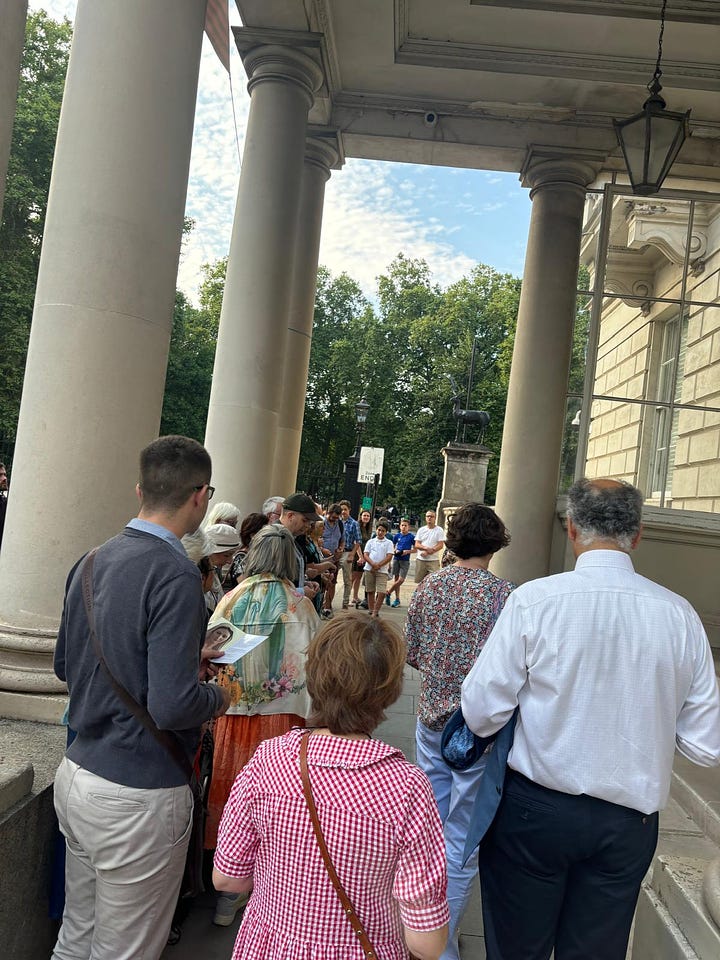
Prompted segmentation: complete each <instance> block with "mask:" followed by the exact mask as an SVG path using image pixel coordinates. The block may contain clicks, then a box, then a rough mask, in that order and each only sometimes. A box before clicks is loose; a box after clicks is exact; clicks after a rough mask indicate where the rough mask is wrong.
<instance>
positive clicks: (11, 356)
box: [0, 10, 72, 437]
mask: <svg viewBox="0 0 720 960" xmlns="http://www.w3.org/2000/svg"><path fill="white" fill-rule="evenodd" d="M71 37H72V28H71V25H70V22H69V21H68V20H63V21H62V22H60V23H58V22H56V21H55V20H52V19H50V17H48V16H47V14H46V13H45V12H44V11H42V10H39V11H37V12H36V13H30V14H29V15H28V18H27V26H26V37H25V47H24V51H23V57H22V65H21V74H20V83H19V87H18V98H17V107H16V113H15V125H14V127H13V139H12V146H11V149H10V159H9V162H8V176H7V182H6V187H5V203H4V205H3V210H2V223H1V224H0V433H2V434H5V435H6V436H9V437H14V436H15V429H16V425H17V418H18V411H19V409H20V396H21V393H22V382H23V377H24V373H25V357H26V354H27V344H28V337H29V335H30V321H31V319H32V311H33V302H34V299H35V283H36V280H37V271H38V264H39V262H40V244H41V241H42V235H43V228H44V226H45V210H46V207H47V196H48V190H49V188H50V173H51V170H52V160H53V153H54V151H55V140H56V137H57V127H58V121H59V118H60V105H61V103H62V96H63V89H64V85H65V73H66V72H67V63H68V58H69V56H70V41H71Z"/></svg>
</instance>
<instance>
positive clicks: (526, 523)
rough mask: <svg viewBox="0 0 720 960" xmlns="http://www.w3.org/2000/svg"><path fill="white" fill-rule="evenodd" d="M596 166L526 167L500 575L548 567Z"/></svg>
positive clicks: (501, 486) (503, 465) (501, 491)
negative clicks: (583, 238) (507, 537)
mask: <svg viewBox="0 0 720 960" xmlns="http://www.w3.org/2000/svg"><path fill="white" fill-rule="evenodd" d="M594 172H595V171H594V167H593V166H591V164H589V163H584V162H580V161H578V160H574V159H549V160H541V161H539V162H537V163H535V164H532V165H531V166H530V167H529V168H528V169H527V170H526V171H525V182H526V183H527V185H529V186H530V188H531V189H530V198H531V200H532V202H533V206H532V215H531V217H530V232H529V235H528V245H527V253H526V255H525V271H524V275H523V282H522V294H521V297H520V308H519V311H518V321H517V332H516V334H515V346H514V349H513V358H512V367H511V372H510V386H509V389H508V399H507V408H506V411H505V426H504V430H503V442H502V450H501V453H500V470H499V476H498V487H497V501H496V508H495V509H496V510H497V513H498V514H499V516H500V517H501V518H502V519H503V521H504V522H505V524H506V525H507V527H508V529H509V531H510V533H511V535H512V543H511V544H510V546H509V547H508V548H507V549H505V550H501V551H500V553H498V554H497V556H496V557H495V559H494V560H493V572H494V573H496V574H497V575H498V576H500V577H506V578H508V579H511V580H515V581H516V582H517V581H519V582H522V581H525V580H531V579H533V578H534V577H542V576H545V575H546V574H547V572H548V569H549V560H550V546H551V539H552V525H553V514H554V510H555V503H556V498H557V485H558V473H559V465H560V454H561V448H562V434H563V421H564V414H565V398H566V392H567V381H568V372H569V364H570V351H571V345H572V329H573V320H574V318H575V299H576V289H577V271H578V261H579V255H580V235H581V231H582V220H583V208H584V202H585V188H586V186H587V184H588V183H589V182H590V181H591V180H592V178H593V176H594Z"/></svg>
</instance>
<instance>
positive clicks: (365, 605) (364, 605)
mask: <svg viewBox="0 0 720 960" xmlns="http://www.w3.org/2000/svg"><path fill="white" fill-rule="evenodd" d="M367 608H368V602H367V600H361V601H360V606H359V608H358V609H360V610H367Z"/></svg>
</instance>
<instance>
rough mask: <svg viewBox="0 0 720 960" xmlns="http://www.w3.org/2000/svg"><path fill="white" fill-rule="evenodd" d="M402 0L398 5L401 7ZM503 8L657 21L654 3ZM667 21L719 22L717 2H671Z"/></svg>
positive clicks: (532, 2) (521, 1)
mask: <svg viewBox="0 0 720 960" xmlns="http://www.w3.org/2000/svg"><path fill="white" fill-rule="evenodd" d="M404 2H405V0H400V3H399V4H398V5H403V6H404ZM470 6H477V7H496V8H497V6H498V4H497V0H470ZM503 6H505V7H515V8H517V9H519V10H545V11H548V12H550V13H586V14H591V15H595V16H601V17H631V18H632V19H634V20H657V19H658V15H659V14H658V4H657V0H645V2H642V0H505V2H504V3H503ZM665 19H666V20H668V21H673V20H674V21H677V22H679V23H705V24H718V23H720V9H719V8H718V3H717V0H673V3H672V4H670V5H669V6H668V10H667V12H666V14H665Z"/></svg>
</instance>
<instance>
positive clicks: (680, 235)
mask: <svg viewBox="0 0 720 960" xmlns="http://www.w3.org/2000/svg"><path fill="white" fill-rule="evenodd" d="M605 207H606V210H607V213H606V216H605V217H604V216H603V209H604V205H603V197H602V194H591V195H590V197H589V200H588V203H587V208H586V220H585V225H584V237H583V244H582V252H581V260H582V262H583V263H584V265H585V266H586V267H587V268H588V271H589V276H590V284H589V286H590V290H591V291H592V294H593V297H594V304H596V305H597V309H596V311H594V314H593V317H595V316H597V318H598V322H597V328H596V329H593V328H592V325H591V331H592V334H594V339H595V341H596V342H594V343H593V344H592V348H593V352H594V354H595V370H594V376H593V377H592V394H593V396H592V404H591V407H590V410H591V414H590V422H589V424H587V425H586V427H587V428H588V431H589V435H588V438H587V468H586V469H587V472H588V474H590V475H592V476H605V475H608V476H617V477H623V478H624V479H627V480H630V481H631V482H633V483H637V484H638V485H639V486H640V487H641V488H642V489H643V490H644V491H645V492H646V496H647V502H648V504H650V505H652V506H657V507H663V508H669V509H672V510H683V511H694V512H702V513H710V514H712V513H718V512H720V459H719V457H720V198H718V197H717V195H713V194H709V195H703V194H701V193H689V194H686V195H685V196H683V195H682V194H681V193H680V192H672V191H667V193H666V194H663V195H662V196H658V197H653V198H649V199H645V198H642V199H641V198H638V197H632V196H631V195H630V196H628V195H627V194H625V193H623V192H622V191H620V192H615V191H612V192H609V194H608V201H607V204H606V205H605ZM580 421H581V424H580V425H582V417H580Z"/></svg>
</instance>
